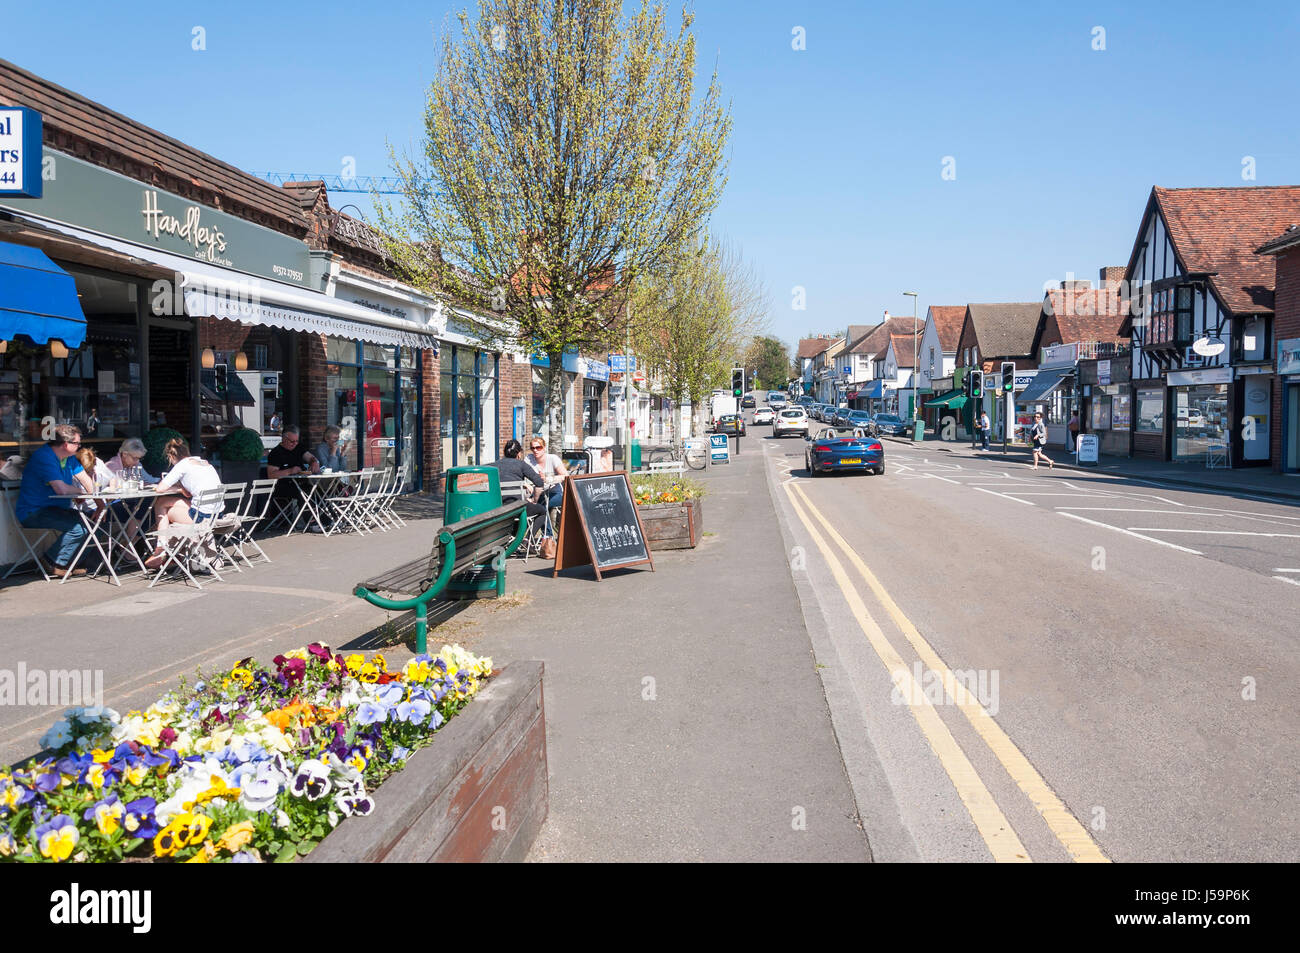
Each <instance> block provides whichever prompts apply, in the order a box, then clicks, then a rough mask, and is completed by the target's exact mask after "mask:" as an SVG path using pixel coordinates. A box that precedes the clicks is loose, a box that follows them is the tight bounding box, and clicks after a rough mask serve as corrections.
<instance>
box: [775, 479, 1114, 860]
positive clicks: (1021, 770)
mask: <svg viewBox="0 0 1300 953" xmlns="http://www.w3.org/2000/svg"><path fill="white" fill-rule="evenodd" d="M787 492H789V491H787ZM793 493H798V494H799V496H800V497H802V498H803V501H804V503H805V504H807V506H808V509H809V511H810V512H811V513H812V514H813V515H814V516H815V517H816V518H817V521H818V522H819V523H821V524H822V526H823V527H824V528H825V529H826V534H827V535H828V536H829V537H830V538H831V539H833V540H834V541H835V543H836V545H838V546H839V547H840V549H841V550H842V551H843V552H844V554H845V555H846V556H847V558H848V560H849V561H850V562H851V563H852V564H853V567H854V568H855V569H856V570H857V571H858V574H859V575H860V576H861V577H862V578H863V579H864V580H865V581H866V583H867V586H868V587H870V589H871V591H872V593H873V594H874V595H875V597H876V599H877V600H879V602H880V604H881V605H882V606H884V607H885V611H886V612H888V613H889V615H890V618H892V619H893V620H894V624H895V625H897V626H898V628H899V630H900V631H901V632H902V633H903V635H904V637H905V638H906V639H907V641H908V642H910V643H911V645H912V648H913V649H915V650H916V653H917V655H919V656H920V657H921V661H922V662H924V663H925V664H926V666H927V667H928V668H929V669H930V670H931V671H933V672H936V673H938V674H939V676H940V677H941V678H942V679H943V685H944V690H945V691H946V692H947V693H948V695H949V697H951V698H952V700H953V701H954V703H956V705H957V707H958V708H960V709H961V712H962V714H963V715H965V716H966V720H967V721H969V722H970V724H971V726H972V727H974V729H975V730H976V731H977V732H978V733H979V735H980V737H981V738H983V739H984V743H985V744H986V745H988V747H989V750H990V751H992V752H993V755H994V756H995V757H996V758H997V759H998V761H999V762H1001V764H1002V767H1003V768H1005V769H1006V772H1007V774H1009V775H1011V778H1012V780H1013V781H1015V782H1016V785H1017V786H1018V787H1019V788H1020V790H1021V791H1023V792H1024V793H1025V795H1026V796H1027V797H1028V798H1029V800H1030V801H1031V802H1032V803H1033V805H1034V807H1035V808H1036V809H1037V811H1038V813H1039V814H1040V815H1041V816H1042V818H1043V820H1044V821H1046V822H1047V826H1048V827H1049V828H1050V829H1051V831H1052V833H1053V834H1054V835H1055V836H1056V839H1057V840H1058V841H1060V843H1061V845H1062V846H1063V847H1064V848H1065V849H1066V851H1067V852H1068V853H1069V854H1070V856H1071V857H1073V858H1074V859H1075V860H1076V861H1081V862H1082V861H1086V862H1093V863H1109V859H1108V858H1107V857H1106V855H1105V854H1104V853H1102V850H1101V848H1100V847H1099V846H1097V843H1096V841H1094V840H1093V839H1092V837H1091V836H1090V835H1089V834H1088V831H1087V830H1086V829H1085V828H1084V826H1083V825H1082V824H1081V823H1079V820H1078V818H1076V817H1075V816H1074V815H1073V814H1071V813H1070V810H1069V808H1067V807H1066V806H1065V804H1064V802H1062V801H1061V799H1060V798H1059V797H1057V796H1056V793H1055V792H1054V791H1053V790H1052V789H1051V788H1050V787H1049V786H1048V784H1047V782H1046V781H1045V780H1043V777H1042V775H1040V774H1039V773H1038V772H1037V771H1036V770H1035V769H1034V766H1033V765H1032V764H1030V763H1029V759H1028V758H1026V757H1025V755H1024V752H1022V751H1021V750H1020V749H1019V748H1018V747H1017V746H1016V743H1015V742H1014V741H1012V740H1011V736H1010V735H1008V734H1007V733H1006V732H1005V731H1003V730H1002V726H1001V725H999V724H998V723H997V721H996V720H995V719H994V718H993V716H992V715H990V714H989V713H988V710H987V709H985V708H984V706H983V705H981V704H980V703H979V701H978V700H977V699H976V698H975V697H974V696H973V695H971V694H970V692H969V691H968V690H967V689H966V686H965V685H963V684H962V683H961V682H959V681H957V679H956V677H955V676H954V675H953V674H952V672H951V671H950V670H949V668H948V666H947V665H946V664H945V663H944V661H943V659H942V658H940V657H939V653H938V652H936V651H935V650H934V648H933V647H932V646H931V645H930V643H929V642H927V641H926V640H925V638H924V637H923V636H922V635H921V633H920V632H919V631H918V630H917V628H916V626H915V625H913V624H912V622H911V620H910V619H908V618H907V616H905V615H904V614H903V611H902V609H900V608H899V607H898V604H897V603H896V602H894V600H893V597H892V596H890V594H889V593H888V592H887V591H886V590H885V587H884V586H883V585H882V584H881V582H880V580H879V579H877V578H876V576H875V574H874V573H872V571H871V570H870V569H868V568H867V564H866V563H865V562H863V561H862V558H861V557H860V556H859V555H858V554H857V553H856V552H854V550H853V548H852V547H851V546H849V544H848V541H847V540H845V539H844V537H843V536H841V535H840V534H839V532H838V531H837V530H836V529H835V527H834V526H832V525H831V524H830V523H829V522H828V521H827V519H826V517H824V516H823V515H822V514H821V511H820V510H818V509H817V507H815V506H813V504H812V502H811V501H810V500H809V499H808V496H807V494H806V493H804V491H803V488H802V487H794V488H793ZM793 493H792V495H793ZM792 502H793V500H792ZM1031 505H1032V504H1031ZM800 518H801V519H802V518H803V516H802V513H801V514H800ZM805 525H807V522H806V521H805ZM811 531H812V529H811V527H810V532H811ZM814 538H816V537H814ZM819 545H820V543H819Z"/></svg>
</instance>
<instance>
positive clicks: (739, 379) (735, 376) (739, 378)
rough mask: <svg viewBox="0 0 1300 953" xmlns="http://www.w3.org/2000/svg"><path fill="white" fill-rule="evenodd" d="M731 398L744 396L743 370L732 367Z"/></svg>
mask: <svg viewBox="0 0 1300 953" xmlns="http://www.w3.org/2000/svg"><path fill="white" fill-rule="evenodd" d="M731 396H732V397H744V396H745V369H744V368H743V367H733V368H732V369H731Z"/></svg>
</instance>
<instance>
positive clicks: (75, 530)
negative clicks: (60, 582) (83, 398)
mask: <svg viewBox="0 0 1300 953" xmlns="http://www.w3.org/2000/svg"><path fill="white" fill-rule="evenodd" d="M80 448H81V430H80V429H79V428H77V427H75V426H73V425H72V424H59V426H57V427H55V428H54V438H53V439H52V440H50V441H49V442H48V443H47V444H46V445H45V446H43V447H39V448H38V449H37V450H36V452H35V453H33V454H32V456H31V459H30V460H28V461H27V465H26V466H25V467H24V468H23V482H22V486H21V487H20V488H19V490H18V499H17V501H16V503H15V506H14V515H15V516H17V517H18V522H20V523H22V524H23V526H25V527H27V528H28V529H52V530H56V531H58V533H59V534H60V535H59V537H58V539H57V540H55V542H54V545H53V546H51V547H50V548H49V549H48V550H46V552H45V554H44V556H43V557H42V558H41V562H42V564H43V565H44V567H45V571H46V572H48V573H49V574H50V575H52V576H57V577H58V578H60V579H62V578H63V577H64V576H66V575H67V574H68V564H69V563H70V562H72V558H73V557H74V556H76V554H77V550H78V549H80V548H81V544H82V542H83V541H84V540H85V538H86V526H85V524H84V523H82V522H81V518H80V517H79V516H78V515H77V514H76V513H74V512H73V510H72V500H71V499H67V500H60V499H51V498H50V494H51V491H52V492H53V493H54V494H55V495H56V496H67V497H72V496H76V495H77V494H79V493H94V492H95V484H94V482H93V481H92V480H91V479H90V477H88V476H87V475H86V471H85V469H84V468H83V467H82V466H81V464H80V463H78V462H77V457H76V453H77V450H79V449H80ZM85 571H86V570H85V569H80V568H78V569H76V570H74V571H73V575H76V576H80V575H82V574H84V573H85Z"/></svg>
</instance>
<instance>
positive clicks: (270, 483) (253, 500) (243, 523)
mask: <svg viewBox="0 0 1300 953" xmlns="http://www.w3.org/2000/svg"><path fill="white" fill-rule="evenodd" d="M274 492H275V481H274V480H254V481H253V482H252V483H250V484H248V492H247V493H246V494H245V495H244V506H243V509H241V510H240V511H239V528H238V529H236V530H235V531H234V533H232V534H231V543H232V544H233V545H234V547H235V549H236V550H238V552H239V555H240V557H241V558H243V560H244V562H246V563H248V565H250V566H251V565H252V564H253V563H252V560H250V559H249V558H248V553H246V552H245V551H244V547H245V546H251V547H253V548H254V549H255V550H257V554H258V555H259V556H261V557H262V558H263V559H265V560H266V561H267V562H268V563H269V562H270V561H271V557H270V556H268V555H266V551H265V550H264V549H262V547H261V545H259V544H258V542H257V539H256V538H255V537H254V535H253V534H254V533H256V532H257V527H258V524H260V523H261V522H262V521H263V520H265V519H266V517H267V514H268V513H269V512H270V509H271V494H273V493H274Z"/></svg>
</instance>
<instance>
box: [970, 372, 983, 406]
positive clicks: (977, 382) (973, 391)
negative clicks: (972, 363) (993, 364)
mask: <svg viewBox="0 0 1300 953" xmlns="http://www.w3.org/2000/svg"><path fill="white" fill-rule="evenodd" d="M966 379H967V380H968V381H970V396H971V399H972V400H979V399H980V398H981V397H983V396H984V372H983V371H971V372H970V377H968V378H966Z"/></svg>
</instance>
